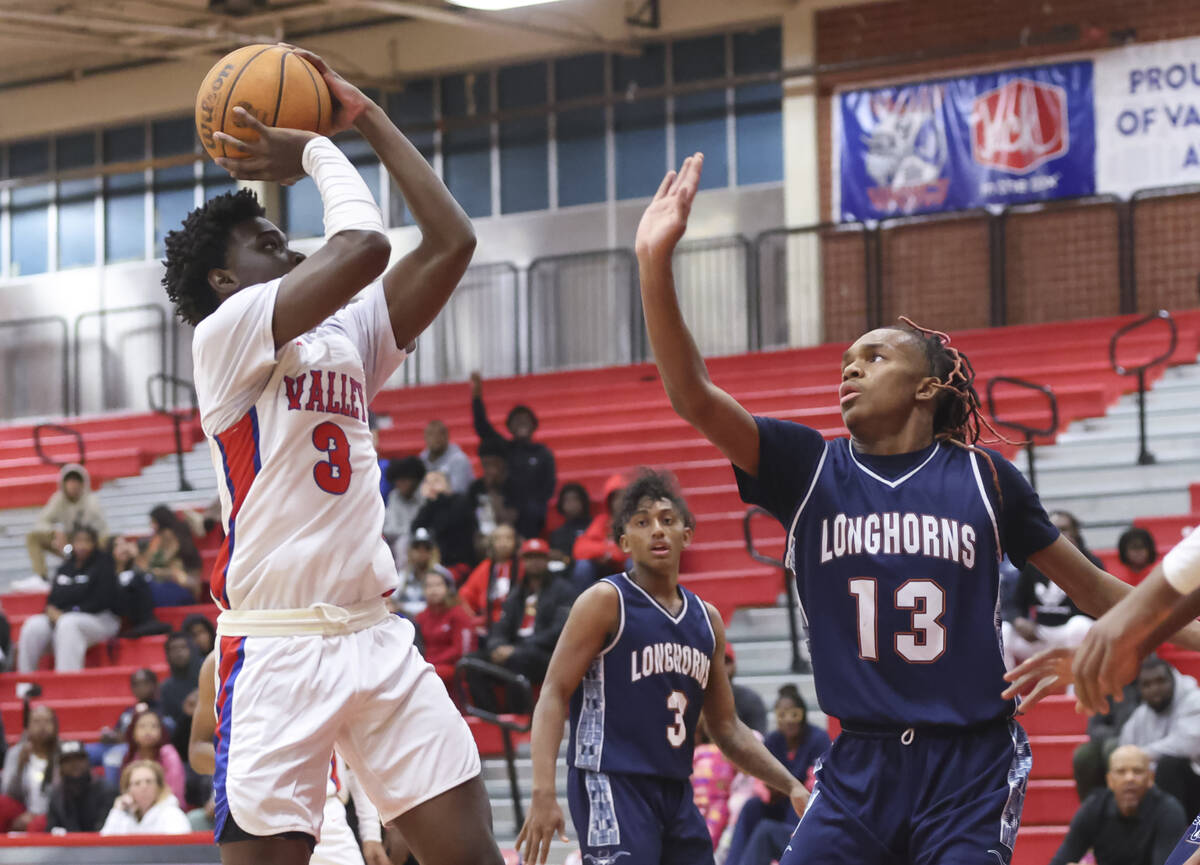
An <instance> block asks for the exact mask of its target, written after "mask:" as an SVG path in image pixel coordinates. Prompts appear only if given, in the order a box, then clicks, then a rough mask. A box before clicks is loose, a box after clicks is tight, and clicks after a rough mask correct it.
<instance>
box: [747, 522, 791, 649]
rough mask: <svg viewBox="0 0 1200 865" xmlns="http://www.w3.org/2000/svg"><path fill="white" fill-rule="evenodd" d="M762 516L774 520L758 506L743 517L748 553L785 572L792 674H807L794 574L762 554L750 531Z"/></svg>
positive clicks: (760, 561) (759, 560)
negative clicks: (758, 517) (801, 652)
mask: <svg viewBox="0 0 1200 865" xmlns="http://www.w3.org/2000/svg"><path fill="white" fill-rule="evenodd" d="M760 514H761V515H763V516H767V517H771V518H772V519H774V517H772V516H771V512H770V511H767V510H765V509H764V508H760V507H758V506H757V505H755V506H753V507H749V508H746V515H745V516H744V517H742V535H743V537H745V539H746V552H747V553H748V554H749V556H750V558H752V559H754V561H756V562H758V563H759V564H763V565H770V566H771V567H773V568H779V569H780V571H782V572H783V592H784V594H785V595H787V599H788V602H787V603H788V639H789V641H790V642H791V644H792V672H793V673H803V672H807V666H806V665H805V663H804V659H803V658H801V657H800V628H799V626H798V625H797V624H796V613H797V612H799V603H798V601H797V599H796V588H795V585H794V582H793V578H792V574H791V572H789V571H788V569H787V566H786V565H785V564H784V563H783V562H782V561H780V560H779V559H775V558H772V557H771V556H768V555H767V554H766V553H763V552H760V551H759V550H758V548H757V547H755V546H754V533H753V532H752V531H751V529H750V524H751V522H752V521H753V520H754V518H755V517H756V516H759V515H760Z"/></svg>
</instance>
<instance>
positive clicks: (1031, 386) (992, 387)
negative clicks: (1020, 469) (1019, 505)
mask: <svg viewBox="0 0 1200 865" xmlns="http://www.w3.org/2000/svg"><path fill="white" fill-rule="evenodd" d="M998 384H1010V385H1013V386H1014V387H1022V388H1026V389H1027V390H1032V391H1036V392H1037V393H1040V394H1044V395H1045V397H1046V400H1047V401H1048V402H1049V403H1050V424H1049V426H1045V427H1034V426H1030V425H1029V424H1026V423H1022V422H1020V421H1015V420H1005V419H1004V418H1002V417H1000V415H999V414H998V413H997V412H996V385H998ZM987 403H988V414H990V415H991V416H992V420H994V421H995V422H996V424H997V425H999V426H1003V427H1008V428H1009V429H1012V430H1016V431H1017V432H1019V433H1020V434H1021V435H1022V436H1023V437H1024V441H1025V452H1026V454H1027V455H1028V457H1029V485H1030V486H1031V487H1033V489H1034V490H1035V491H1036V490H1037V466H1036V464H1035V460H1034V449H1035V443H1034V439H1035V437H1037V436H1052V435H1054V434H1055V433H1056V432H1058V425H1059V416H1058V397H1057V396H1055V395H1054V390H1053V388H1051V387H1050V386H1049V385H1044V384H1038V383H1037V382H1035V381H1028V380H1027V379H1023V378H1013V377H1012V376H1007V375H998V376H996V377H995V378H993V379H991V380H990V381H988V384H987Z"/></svg>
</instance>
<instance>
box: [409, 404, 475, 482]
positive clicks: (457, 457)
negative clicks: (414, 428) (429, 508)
mask: <svg viewBox="0 0 1200 865" xmlns="http://www.w3.org/2000/svg"><path fill="white" fill-rule="evenodd" d="M421 461H422V462H424V463H425V468H426V469H428V470H429V471H431V472H441V473H442V474H444V475H445V476H446V480H447V481H449V483H450V489H452V490H453V491H454V492H456V493H464V494H465V493H466V491H467V487H469V486H470V485H471V481H473V480H475V470H474V469H473V468H471V458H470V457H469V456H467V455H466V454H465V453H463V449H462V448H460V447H459V446H458V445H456V444H454V442H452V441H450V430H448V429H447V428H446V424H445V423H443V422H442V421H440V420H431V421H430V422H429V423H428V424H426V425H425V450H423V451H421Z"/></svg>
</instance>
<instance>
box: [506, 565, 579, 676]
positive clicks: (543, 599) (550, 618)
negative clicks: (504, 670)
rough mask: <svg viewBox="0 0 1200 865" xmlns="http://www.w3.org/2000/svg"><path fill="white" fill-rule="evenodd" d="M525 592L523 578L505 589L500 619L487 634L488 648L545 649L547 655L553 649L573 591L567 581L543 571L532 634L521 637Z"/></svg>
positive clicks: (528, 588)
mask: <svg viewBox="0 0 1200 865" xmlns="http://www.w3.org/2000/svg"><path fill="white" fill-rule="evenodd" d="M529 594H530V587H529V584H528V583H527V582H526V581H525V580H521V581H520V582H519V583H517V584H516V585H515V586H513V587H512V588H511V589H510V590H509V592H508V597H507V598H505V600H504V611H503V612H502V613H501V614H500V620H499V621H498V622H496V624H494V625H492V631H491V634H490V635H489V636H488V646H489V647H495V646H501V645H509V646H526V647H530V648H535V649H538V650H539V651H542V652H545V653H546V656H547V657H549V656H550V654H552V653H553V652H554V644H555V643H557V642H558V635H559V634H561V633H562V629H563V626H564V625H566V623H567V616H568V615H569V614H570V612H571V604H572V603H573V602H574V601H575V591H574V589H572V588H571V584H570V582H569V581H568V580H566V579H557V578H555V577H554V576H553V575H552V574H547V575H546V577H545V581H544V582H543V583H542V587H541V589H540V591H538V595H537V608H536V612H535V613H534V616H533V633H532V634H530V635H529V636H527V637H521V636H518V634H517V632H518V631H519V630H520V629H521V623H522V622H524V621H525V600H526V598H528V597H529Z"/></svg>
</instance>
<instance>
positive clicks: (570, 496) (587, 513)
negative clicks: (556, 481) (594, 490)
mask: <svg viewBox="0 0 1200 865" xmlns="http://www.w3.org/2000/svg"><path fill="white" fill-rule="evenodd" d="M556 507H557V510H558V513H559V514H560V515H561V516H562V518H563V522H562V525H560V526H559V527H558V528H556V529H555V530H554V531H552V532H551V533H550V557H551V558H553V559H555V560H557V561H559V562H562V563H563V564H564V565H569V564H571V551H572V550H574V549H575V541H576V539H577V538H578V537H579V536H580V535H582V534H583V533H584V532H586V531H587V527H588V526H589V525H591V522H592V502H591V500H590V499H589V498H588V494H587V488H586V487H584V485H583V484H580V483H575V482H574V481H571V482H570V483H566V484H563V488H562V489H561V490H559V492H558V504H557V506H556Z"/></svg>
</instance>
